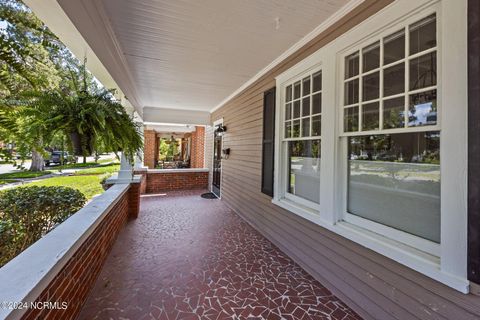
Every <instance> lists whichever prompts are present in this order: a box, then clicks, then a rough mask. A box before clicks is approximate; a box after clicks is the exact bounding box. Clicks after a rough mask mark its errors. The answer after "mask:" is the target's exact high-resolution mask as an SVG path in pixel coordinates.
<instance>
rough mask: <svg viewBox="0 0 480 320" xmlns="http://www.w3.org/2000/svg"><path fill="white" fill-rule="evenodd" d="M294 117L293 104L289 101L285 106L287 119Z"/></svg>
mask: <svg viewBox="0 0 480 320" xmlns="http://www.w3.org/2000/svg"><path fill="white" fill-rule="evenodd" d="M291 118H292V104H291V103H287V105H286V107H285V120H290V119H291Z"/></svg>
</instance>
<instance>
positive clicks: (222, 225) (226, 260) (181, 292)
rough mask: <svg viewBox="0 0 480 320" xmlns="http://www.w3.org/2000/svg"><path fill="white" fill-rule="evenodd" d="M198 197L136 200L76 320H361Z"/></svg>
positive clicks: (224, 211) (220, 208)
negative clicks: (135, 210) (133, 215)
mask: <svg viewBox="0 0 480 320" xmlns="http://www.w3.org/2000/svg"><path fill="white" fill-rule="evenodd" d="M201 193H202V191H186V192H171V193H168V194H166V195H159V196H146V197H142V200H141V209H140V210H141V211H140V215H139V217H138V219H137V220H134V221H130V222H129V223H128V224H127V226H126V228H125V229H124V230H123V231H122V232H121V234H120V235H119V237H118V239H117V241H116V243H115V245H114V247H113V249H112V251H111V253H110V255H109V257H108V259H107V261H106V262H105V265H104V267H103V270H102V272H101V273H100V275H99V278H98V279H97V282H96V284H95V287H94V288H93V289H92V292H91V293H90V296H89V298H88V300H87V302H86V304H85V306H84V308H83V310H82V312H81V314H80V317H79V319H132V320H133V319H135V320H137V319H170V320H171V319H247V318H249V319H335V320H336V319H345V320H346V319H348V320H351V319H360V317H359V316H358V315H357V314H355V313H354V312H353V311H352V310H351V309H349V308H348V307H347V306H346V305H345V304H344V303H343V302H341V301H340V300H339V299H338V298H336V297H335V296H334V295H333V294H332V293H331V292H330V291H329V290H327V289H326V288H325V287H323V286H322V285H321V284H320V283H319V282H318V281H316V280H315V279H313V278H312V277H311V276H310V275H309V274H308V273H306V272H305V271H304V270H303V269H302V268H301V267H300V266H298V265H297V264H296V263H294V262H293V261H292V260H291V259H290V258H288V257H287V256H286V255H285V254H283V253H282V252H281V251H280V250H279V249H278V248H277V247H275V246H274V245H273V244H272V243H271V242H270V241H269V240H267V239H266V238H265V237H263V236H262V235H261V234H260V233H258V232H257V231H256V230H254V229H253V228H252V227H251V226H249V225H248V224H247V223H245V222H244V221H243V220H242V219H241V218H240V217H238V216H237V215H236V214H235V213H233V212H232V210H230V209H229V208H228V207H227V206H225V204H224V203H222V202H221V201H220V200H208V199H202V198H201V197H200V194H201Z"/></svg>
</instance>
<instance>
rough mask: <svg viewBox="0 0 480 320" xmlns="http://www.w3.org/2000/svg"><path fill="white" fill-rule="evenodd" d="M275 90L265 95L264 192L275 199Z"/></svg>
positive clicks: (263, 141)
mask: <svg viewBox="0 0 480 320" xmlns="http://www.w3.org/2000/svg"><path fill="white" fill-rule="evenodd" d="M274 149H275V88H272V89H270V90H268V91H265V93H264V94H263V140H262V192H263V193H265V194H266V195H269V196H270V197H273V163H274V157H273V156H274Z"/></svg>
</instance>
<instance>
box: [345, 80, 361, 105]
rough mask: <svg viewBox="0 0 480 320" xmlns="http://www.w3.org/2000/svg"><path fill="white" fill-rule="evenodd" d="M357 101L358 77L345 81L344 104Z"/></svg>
mask: <svg viewBox="0 0 480 320" xmlns="http://www.w3.org/2000/svg"><path fill="white" fill-rule="evenodd" d="M354 103H358V79H355V80H352V81H348V82H346V83H345V105H350V104H354Z"/></svg>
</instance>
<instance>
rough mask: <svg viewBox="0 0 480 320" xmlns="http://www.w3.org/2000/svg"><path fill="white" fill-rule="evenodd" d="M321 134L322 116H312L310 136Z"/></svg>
mask: <svg viewBox="0 0 480 320" xmlns="http://www.w3.org/2000/svg"><path fill="white" fill-rule="evenodd" d="M320 135H322V116H315V117H312V137H317V136H320Z"/></svg>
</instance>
